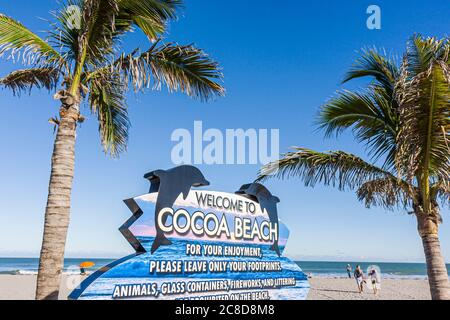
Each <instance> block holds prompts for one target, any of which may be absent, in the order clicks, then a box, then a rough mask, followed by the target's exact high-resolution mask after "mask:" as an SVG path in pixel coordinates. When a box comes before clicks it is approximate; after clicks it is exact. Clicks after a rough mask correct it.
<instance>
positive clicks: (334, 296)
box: [0, 275, 431, 300]
mask: <svg viewBox="0 0 450 320" xmlns="http://www.w3.org/2000/svg"><path fill="white" fill-rule="evenodd" d="M77 278H78V277H75V278H74V277H67V276H64V277H63V281H62V286H61V292H60V299H66V298H67V295H68V294H69V293H70V291H71V290H70V289H68V286H70V284H71V283H76V282H77V281H80V279H79V278H78V279H77ZM310 283H311V290H310V292H309V296H308V300H373V299H378V300H410V299H414V300H429V299H430V298H431V297H430V290H429V286H428V282H427V281H426V280H410V279H395V280H394V279H384V280H383V282H382V287H381V291H380V293H379V295H378V296H375V295H374V294H373V292H372V291H369V290H367V288H364V289H365V292H364V293H363V294H359V293H358V292H357V287H356V283H355V280H353V279H341V278H339V279H335V278H312V279H310ZM35 286H36V276H35V275H0V300H30V299H33V298H34V291H35Z"/></svg>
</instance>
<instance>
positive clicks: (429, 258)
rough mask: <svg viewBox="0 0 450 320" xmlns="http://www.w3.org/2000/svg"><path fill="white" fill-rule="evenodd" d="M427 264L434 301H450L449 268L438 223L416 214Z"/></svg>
mask: <svg viewBox="0 0 450 320" xmlns="http://www.w3.org/2000/svg"><path fill="white" fill-rule="evenodd" d="M416 216H417V221H418V229H419V234H420V237H421V238H422V244H423V249H424V252H425V259H426V262H427V273H428V282H429V284H430V291H431V298H432V299H433V300H450V282H449V279H448V273H447V267H446V265H445V261H444V258H443V257H442V254H441V246H440V243H439V234H438V231H439V228H438V223H437V222H436V221H435V220H434V219H432V217H431V216H427V215H425V214H423V213H416Z"/></svg>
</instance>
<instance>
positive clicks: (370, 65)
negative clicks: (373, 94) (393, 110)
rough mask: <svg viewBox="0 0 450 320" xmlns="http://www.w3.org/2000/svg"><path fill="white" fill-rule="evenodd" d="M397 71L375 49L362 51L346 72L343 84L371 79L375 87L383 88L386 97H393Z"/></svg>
mask: <svg viewBox="0 0 450 320" xmlns="http://www.w3.org/2000/svg"><path fill="white" fill-rule="evenodd" d="M398 76H399V70H398V67H397V65H396V63H395V62H394V60H393V59H391V58H387V57H386V56H385V55H382V54H380V53H379V52H378V50H376V49H368V50H363V51H362V54H361V56H360V57H359V58H358V59H357V60H356V62H355V63H354V64H353V66H352V68H351V69H350V70H349V71H348V72H347V74H346V75H345V77H344V80H343V82H348V81H350V80H352V79H357V78H362V77H371V78H373V79H374V80H375V82H376V85H377V86H381V87H383V88H384V90H385V91H386V93H387V95H388V96H391V97H392V95H393V92H394V88H395V83H396V81H397V78H398Z"/></svg>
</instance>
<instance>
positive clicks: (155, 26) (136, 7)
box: [117, 0, 182, 40]
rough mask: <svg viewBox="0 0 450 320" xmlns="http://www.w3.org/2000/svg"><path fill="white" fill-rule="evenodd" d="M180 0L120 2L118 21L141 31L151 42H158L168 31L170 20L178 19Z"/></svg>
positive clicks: (121, 0)
mask: <svg viewBox="0 0 450 320" xmlns="http://www.w3.org/2000/svg"><path fill="white" fill-rule="evenodd" d="M181 3H182V1H180V0H144V1H142V0H120V1H119V2H118V5H119V14H118V16H117V21H118V22H120V23H121V24H122V25H125V24H127V23H129V24H130V25H135V26H137V27H138V28H139V29H141V30H142V31H143V32H144V34H145V35H146V36H147V37H148V38H149V39H150V40H156V39H157V38H158V37H159V36H160V35H161V34H162V33H164V32H165V30H166V24H167V21H168V20H172V19H175V18H176V11H177V9H178V8H179V7H180V6H181Z"/></svg>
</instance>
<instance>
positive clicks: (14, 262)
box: [0, 258, 450, 279]
mask: <svg viewBox="0 0 450 320" xmlns="http://www.w3.org/2000/svg"><path fill="white" fill-rule="evenodd" d="M83 261H92V262H94V263H95V267H93V268H92V269H90V270H89V271H90V272H92V271H95V270H97V269H98V268H101V267H102V266H105V265H107V264H109V263H110V262H112V261H114V259H88V258H85V259H75V258H68V259H65V261H64V270H65V271H64V272H65V273H78V272H79V269H78V265H79V264H80V263H81V262H83ZM38 262H39V259H37V258H0V274H10V275H11V274H36V273H37V270H38ZM296 263H297V264H298V265H299V266H300V267H301V268H302V270H303V272H304V273H306V274H308V275H311V276H313V277H337V278H340V277H346V276H347V274H346V271H345V268H346V266H347V263H349V264H350V265H351V266H352V267H353V268H354V267H355V266H356V265H357V264H360V265H361V267H362V269H363V270H367V268H368V267H369V266H371V265H376V266H378V267H379V268H380V269H381V273H382V276H383V277H384V278H410V279H424V278H426V272H427V271H426V265H425V264H424V263H392V262H362V263H359V262H355V261H344V262H332V261H296ZM447 270H449V271H450V264H447ZM449 276H450V272H449Z"/></svg>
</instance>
